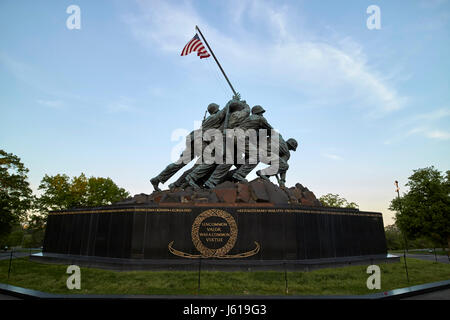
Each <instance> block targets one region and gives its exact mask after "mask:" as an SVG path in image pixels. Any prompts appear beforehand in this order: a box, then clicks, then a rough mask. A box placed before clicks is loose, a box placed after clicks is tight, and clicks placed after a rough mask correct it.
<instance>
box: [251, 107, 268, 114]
mask: <svg viewBox="0 0 450 320" xmlns="http://www.w3.org/2000/svg"><path fill="white" fill-rule="evenodd" d="M264 112H266V110H264V108H263V107H261V106H254V107H253V108H252V114H258V115H260V114H263V113H264Z"/></svg>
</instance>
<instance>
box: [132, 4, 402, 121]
mask: <svg viewBox="0 0 450 320" xmlns="http://www.w3.org/2000/svg"><path fill="white" fill-rule="evenodd" d="M137 3H138V4H139V8H140V10H139V12H140V13H136V14H128V15H126V16H124V21H125V22H126V23H127V24H128V25H129V27H130V30H131V32H132V34H133V35H134V36H135V38H136V39H137V40H138V41H140V42H141V43H142V44H143V45H144V46H148V47H151V48H153V49H154V48H159V49H160V50H163V51H166V52H173V53H177V54H179V51H180V50H181V49H182V48H183V46H184V45H185V43H186V42H187V41H188V40H189V39H190V38H191V37H192V35H193V32H194V26H195V25H196V24H198V25H201V26H204V29H205V30H207V31H208V39H210V40H211V42H212V43H214V45H215V47H216V48H217V51H219V52H220V53H221V56H223V57H226V59H227V67H229V68H232V69H234V70H236V72H237V70H239V71H240V73H241V76H242V77H245V76H249V77H250V76H251V77H252V78H255V77H254V76H255V73H257V74H258V75H259V77H258V79H267V80H266V81H270V82H275V83H279V84H283V85H285V86H287V87H289V88H291V89H294V90H297V91H299V92H301V93H302V94H303V96H306V98H307V99H310V101H316V100H317V99H323V98H324V97H325V99H327V100H328V106H332V105H337V104H345V105H348V106H353V107H355V108H361V109H362V110H364V112H365V113H366V114H368V115H370V116H374V117H380V116H383V115H386V114H388V113H390V112H393V111H395V110H399V109H401V108H402V107H403V106H404V105H405V104H406V102H407V98H406V97H404V96H401V95H400V94H399V93H398V92H397V90H396V89H395V88H394V87H393V85H392V84H391V83H390V81H389V80H388V77H385V76H383V74H382V73H381V72H379V71H377V70H376V69H375V68H374V67H372V66H371V65H370V64H369V63H368V61H367V57H366V55H365V54H364V49H363V47H362V46H361V45H360V44H358V43H357V42H356V41H354V40H352V39H351V38H349V37H343V36H341V37H339V36H337V37H336V36H333V37H327V38H325V37H318V36H317V35H315V34H314V31H313V30H308V29H299V28H298V27H294V26H296V24H295V21H296V20H298V19H297V18H298V16H297V14H296V13H293V10H290V8H289V7H288V6H281V7H274V6H272V5H270V4H268V3H262V2H260V1H252V0H249V1H242V2H241V1H240V2H239V5H238V6H237V9H236V10H234V11H233V12H235V13H234V15H232V17H231V18H230V19H229V20H230V23H233V27H234V28H236V29H239V30H240V31H242V32H240V33H239V34H233V35H229V34H226V33H224V32H221V31H219V30H217V29H216V28H215V27H214V26H213V25H212V23H210V22H209V21H208V20H207V19H205V18H203V17H202V16H201V14H200V13H199V12H198V11H197V10H196V9H195V7H194V5H193V4H192V3H191V2H188V1H184V2H176V3H171V2H169V1H138V2H137ZM227 3H228V6H229V7H230V9H229V11H232V9H234V8H235V6H234V5H235V4H236V2H233V1H231V2H227ZM249 21H250V22H253V23H258V27H259V28H264V30H268V33H267V36H266V38H265V39H262V38H261V35H260V34H258V32H257V31H254V30H251V29H249V28H246V27H245V26H246V23H247V22H249ZM259 28H258V29H259ZM258 31H260V30H258ZM299 35H301V36H299ZM260 81H262V80H260ZM331 101H332V102H331Z"/></svg>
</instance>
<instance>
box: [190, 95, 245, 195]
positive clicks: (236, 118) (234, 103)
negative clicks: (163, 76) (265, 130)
mask: <svg viewBox="0 0 450 320" xmlns="http://www.w3.org/2000/svg"><path fill="white" fill-rule="evenodd" d="M224 110H225V111H224V112H225V113H226V112H229V118H228V119H227V122H228V123H223V126H222V129H229V128H234V127H235V126H238V125H239V124H240V123H241V122H242V121H244V120H245V119H246V118H248V115H249V114H250V107H249V106H248V105H247V104H246V103H245V101H238V100H234V99H233V100H230V101H229V102H228V103H227V105H226V107H225V108H224ZM225 126H226V128H225ZM223 142H224V144H223V146H225V144H226V141H225V137H224V140H223ZM220 166H222V164H219V165H218V164H217V163H202V164H200V165H198V166H196V167H195V168H194V169H193V170H192V171H191V172H190V173H189V174H188V175H187V176H186V178H185V180H186V181H187V182H188V183H189V184H190V185H191V186H193V187H199V186H198V185H197V182H198V181H200V180H202V179H205V178H206V177H207V176H208V175H210V174H211V173H212V172H213V171H214V172H216V170H217V169H218V168H219V167H220ZM231 166H232V165H231ZM231 166H229V167H228V169H226V171H225V175H226V173H227V172H228V170H229V169H230V168H231Z"/></svg>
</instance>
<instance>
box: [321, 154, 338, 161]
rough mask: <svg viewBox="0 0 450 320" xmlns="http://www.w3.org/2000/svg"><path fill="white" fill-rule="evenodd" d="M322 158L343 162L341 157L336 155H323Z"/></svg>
mask: <svg viewBox="0 0 450 320" xmlns="http://www.w3.org/2000/svg"><path fill="white" fill-rule="evenodd" d="M322 156H324V157H325V158H328V159H331V160H336V161H338V160H343V158H342V157H340V156H338V155H336V154H332V153H323V154H322Z"/></svg>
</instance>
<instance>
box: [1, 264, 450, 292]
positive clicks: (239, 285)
mask: <svg viewBox="0 0 450 320" xmlns="http://www.w3.org/2000/svg"><path fill="white" fill-rule="evenodd" d="M407 263H408V271H409V277H410V281H411V282H410V283H407V281H406V275H405V269H404V263H403V261H402V262H401V263H389V264H380V265H379V266H380V268H381V290H369V289H367V287H366V281H367V277H368V276H369V275H368V274H367V273H366V268H367V266H352V267H345V268H335V269H331V268H330V269H321V270H317V271H312V272H287V279H288V287H289V295H354V294H358V295H360V294H368V293H374V292H379V291H388V290H392V289H396V288H403V287H408V286H412V285H417V284H423V283H428V282H435V281H441V280H450V265H449V264H442V263H434V262H429V261H421V260H416V259H409V258H408V259H407ZM8 265H9V261H8V260H6V261H5V260H3V261H0V283H9V284H12V285H15V286H19V287H24V288H30V289H35V290H39V291H44V292H51V293H65V294H78V293H81V294H146V295H152V294H163V295H173V294H188V295H194V294H197V285H198V272H186V271H170V272H169V271H131V272H116V271H108V270H101V269H92V268H83V267H82V268H81V290H69V289H67V288H66V280H67V277H68V276H69V275H68V274H66V268H67V266H64V265H52V264H42V263H37V262H32V261H29V260H28V258H21V259H15V260H13V262H12V271H11V275H10V279H9V281H8V279H7V275H8ZM200 294H204V295H284V294H286V292H285V274H284V272H277V271H258V272H217V271H214V272H213V271H203V272H202V273H201V289H200Z"/></svg>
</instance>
